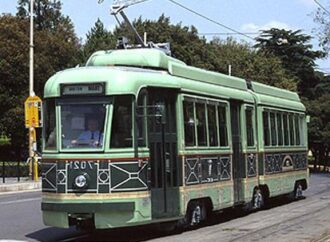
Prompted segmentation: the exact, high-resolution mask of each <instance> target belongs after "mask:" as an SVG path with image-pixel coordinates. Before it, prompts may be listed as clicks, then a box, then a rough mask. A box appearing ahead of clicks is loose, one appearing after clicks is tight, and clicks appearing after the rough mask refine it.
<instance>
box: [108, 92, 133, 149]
mask: <svg viewBox="0 0 330 242" xmlns="http://www.w3.org/2000/svg"><path fill="white" fill-rule="evenodd" d="M111 129H112V131H111V142H110V146H111V148H129V147H132V146H133V142H132V96H117V97H115V99H114V111H113V114H112V126H111Z"/></svg>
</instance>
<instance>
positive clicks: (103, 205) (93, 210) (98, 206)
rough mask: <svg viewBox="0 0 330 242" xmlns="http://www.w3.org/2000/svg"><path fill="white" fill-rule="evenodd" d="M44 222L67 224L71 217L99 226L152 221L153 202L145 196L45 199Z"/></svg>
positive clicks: (62, 226)
mask: <svg viewBox="0 0 330 242" xmlns="http://www.w3.org/2000/svg"><path fill="white" fill-rule="evenodd" d="M41 207H42V212H43V221H44V224H45V225H48V226H55V227H60V228H68V227H69V226H70V220H71V221H75V220H76V221H78V220H84V219H88V220H92V222H93V223H94V225H95V228H96V229H107V228H117V227H128V226H134V225H139V224H145V223H150V221H151V211H150V210H151V209H150V202H148V200H143V199H132V200H130V201H117V202H109V201H97V202H94V203H91V201H89V202H87V201H85V202H72V201H68V200H67V201H61V202H54V201H43V202H42V205H41Z"/></svg>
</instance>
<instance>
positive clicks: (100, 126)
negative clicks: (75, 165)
mask: <svg viewBox="0 0 330 242" xmlns="http://www.w3.org/2000/svg"><path fill="white" fill-rule="evenodd" d="M105 114H106V105H105V104H67V105H62V106H61V134H62V149H102V148H103V143H104V139H103V133H104V127H105Z"/></svg>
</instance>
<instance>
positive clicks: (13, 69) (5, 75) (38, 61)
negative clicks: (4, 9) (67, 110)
mask: <svg viewBox="0 0 330 242" xmlns="http://www.w3.org/2000/svg"><path fill="white" fill-rule="evenodd" d="M20 2H21V3H20V4H22V5H19V7H18V11H19V12H18V16H16V17H15V16H11V15H2V16H0V43H1V45H0V113H1V116H0V133H3V134H5V135H6V136H7V137H11V140H12V141H13V142H12V146H13V147H12V150H13V151H14V153H15V154H16V155H18V156H19V155H20V154H21V153H22V152H21V151H22V150H27V148H26V142H27V138H26V134H27V132H26V130H25V128H24V105H23V103H24V101H25V99H26V98H27V97H28V95H29V92H28V90H29V86H28V85H29V19H28V16H27V15H23V14H22V13H23V8H20V7H21V6H25V5H26V4H27V2H28V1H24V0H22V1H20ZM24 2H25V5H24ZM46 2H48V1H42V0H40V6H43V7H44V8H45V9H47V13H49V14H50V13H51V12H52V11H53V12H54V15H52V14H50V15H47V16H50V18H53V19H54V21H53V20H49V19H48V20H47V18H46V16H43V18H42V20H38V21H40V22H39V23H38V21H37V23H36V26H38V28H37V29H36V31H35V35H34V46H35V48H34V51H35V55H34V83H35V88H34V91H35V93H36V95H38V96H41V97H42V96H43V87H44V84H45V82H46V81H47V79H48V78H49V77H50V76H51V75H53V74H54V73H56V72H57V71H60V70H63V69H65V68H68V67H72V66H74V65H75V63H76V62H77V55H78V53H79V50H80V45H79V42H78V38H77V36H76V34H75V33H74V29H73V25H72V24H71V21H70V20H69V19H68V18H67V17H64V16H62V15H59V14H58V13H56V12H57V11H59V10H60V5H56V8H54V9H53V8H52V7H53V4H55V2H56V1H55V2H54V1H52V3H50V5H46ZM49 2H50V1H49ZM36 4H37V5H38V4H39V1H36ZM20 11H21V12H20ZM55 13H56V14H55ZM41 15H42V14H41ZM36 18H38V14H37V15H36ZM55 18H59V19H61V21H55ZM45 22H48V23H52V24H45ZM25 158H26V157H25Z"/></svg>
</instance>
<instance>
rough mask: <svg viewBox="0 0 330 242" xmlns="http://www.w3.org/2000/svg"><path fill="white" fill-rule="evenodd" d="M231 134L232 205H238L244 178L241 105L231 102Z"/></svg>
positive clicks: (242, 199) (242, 198)
mask: <svg viewBox="0 0 330 242" xmlns="http://www.w3.org/2000/svg"><path fill="white" fill-rule="evenodd" d="M230 116H231V132H232V134H231V135H232V147H233V156H232V162H233V163H232V164H233V179H234V203H235V204H238V203H240V202H243V201H244V197H243V195H244V194H243V186H242V185H243V184H242V180H243V177H244V159H243V151H242V137H241V124H240V120H241V103H239V102H238V101H232V102H231V103H230Z"/></svg>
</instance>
